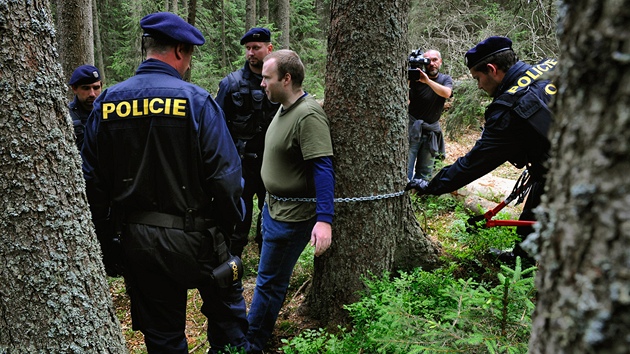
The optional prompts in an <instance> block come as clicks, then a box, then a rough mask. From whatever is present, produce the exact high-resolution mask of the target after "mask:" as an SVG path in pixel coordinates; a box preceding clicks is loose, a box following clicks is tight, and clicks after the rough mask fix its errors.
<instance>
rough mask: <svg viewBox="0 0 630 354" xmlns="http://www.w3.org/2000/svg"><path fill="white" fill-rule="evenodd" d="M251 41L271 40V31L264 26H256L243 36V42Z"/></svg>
mask: <svg viewBox="0 0 630 354" xmlns="http://www.w3.org/2000/svg"><path fill="white" fill-rule="evenodd" d="M249 42H271V32H270V31H269V30H268V29H266V28H264V27H254V28H252V29H250V30H249V31H247V33H245V35H244V36H243V37H242V38H241V44H245V43H249Z"/></svg>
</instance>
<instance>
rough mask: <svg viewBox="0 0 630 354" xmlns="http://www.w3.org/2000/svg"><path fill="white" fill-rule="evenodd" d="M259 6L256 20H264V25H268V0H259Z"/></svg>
mask: <svg viewBox="0 0 630 354" xmlns="http://www.w3.org/2000/svg"><path fill="white" fill-rule="evenodd" d="M259 5H260V9H259V10H258V18H260V19H265V23H269V0H260V3H259Z"/></svg>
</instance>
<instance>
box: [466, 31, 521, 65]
mask: <svg viewBox="0 0 630 354" xmlns="http://www.w3.org/2000/svg"><path fill="white" fill-rule="evenodd" d="M506 50H512V41H511V40H510V39H509V38H507V37H498V36H493V37H488V38H486V39H484V40H483V41H481V42H479V43H478V44H477V45H476V46H475V47H474V48H472V49H470V50H469V51H467V52H466V55H465V61H466V66H467V67H468V69H470V68H473V67H475V65H477V64H479V63H480V62H481V61H482V60H484V59H486V58H488V57H489V56H491V55H494V54H497V53H500V52H503V51H506Z"/></svg>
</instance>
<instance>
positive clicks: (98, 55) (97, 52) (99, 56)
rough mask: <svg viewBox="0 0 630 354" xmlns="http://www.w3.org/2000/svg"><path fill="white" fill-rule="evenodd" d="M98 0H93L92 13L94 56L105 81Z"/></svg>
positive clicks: (102, 79)
mask: <svg viewBox="0 0 630 354" xmlns="http://www.w3.org/2000/svg"><path fill="white" fill-rule="evenodd" d="M98 8H99V6H98V0H92V15H93V16H94V57H95V60H96V64H95V66H96V67H97V68H98V69H99V71H100V72H101V81H102V82H103V83H105V82H106V81H107V77H106V76H105V62H104V61H103V42H101V28H100V26H99V12H98Z"/></svg>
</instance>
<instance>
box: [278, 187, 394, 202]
mask: <svg viewBox="0 0 630 354" xmlns="http://www.w3.org/2000/svg"><path fill="white" fill-rule="evenodd" d="M404 193H405V191H404V190H403V191H400V192H394V193H389V194H379V195H371V196H368V197H346V198H335V199H333V201H334V202H335V203H351V202H366V201H370V200H379V199H386V198H394V197H399V196H401V195H403V194H404ZM269 196H271V198H273V199H275V200H279V201H281V202H303V203H315V202H317V198H290V197H278V196H277V195H273V194H269Z"/></svg>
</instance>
